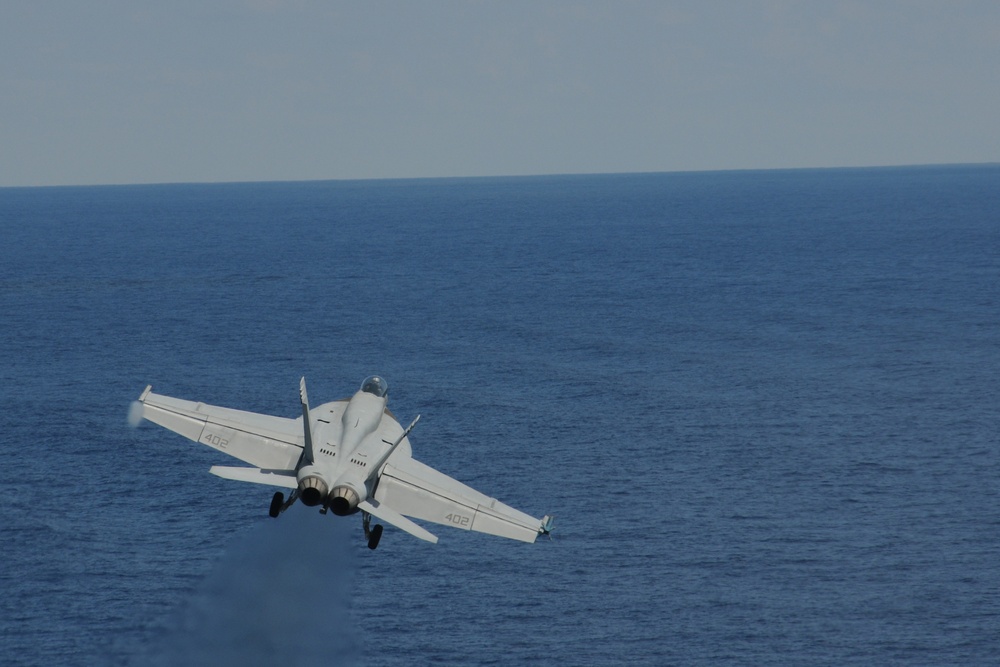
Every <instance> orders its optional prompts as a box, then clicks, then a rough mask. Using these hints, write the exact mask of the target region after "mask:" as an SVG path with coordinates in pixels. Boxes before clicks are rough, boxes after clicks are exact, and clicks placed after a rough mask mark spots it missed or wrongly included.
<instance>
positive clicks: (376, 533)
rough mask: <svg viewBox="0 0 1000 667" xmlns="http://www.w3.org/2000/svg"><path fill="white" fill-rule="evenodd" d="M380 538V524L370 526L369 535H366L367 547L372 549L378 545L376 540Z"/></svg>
mask: <svg viewBox="0 0 1000 667" xmlns="http://www.w3.org/2000/svg"><path fill="white" fill-rule="evenodd" d="M381 539H382V524H378V525H377V526H375V527H374V528H372V532H371V535H369V536H368V548H369V549H371V550H372V551H374V550H375V549H376V548H377V547H378V541H379V540H381Z"/></svg>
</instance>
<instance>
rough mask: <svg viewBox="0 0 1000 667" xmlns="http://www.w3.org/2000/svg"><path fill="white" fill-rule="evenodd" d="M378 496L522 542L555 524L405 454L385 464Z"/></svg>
mask: <svg viewBox="0 0 1000 667" xmlns="http://www.w3.org/2000/svg"><path fill="white" fill-rule="evenodd" d="M375 500H376V501H377V502H379V503H381V505H383V506H385V507H389V508H391V509H393V510H395V511H396V512H399V513H400V514H403V515H405V516H409V517H413V518H415V519H422V520H424V521H432V522H434V523H439V524H442V525H445V526H452V527H453V528H461V529H463V530H474V531H478V532H480V533H489V534H491V535H499V536H501V537H509V538H511V539H515V540H521V541H522V542H534V541H535V538H537V537H538V536H539V535H540V534H544V533H547V532H549V530H550V529H551V527H552V521H551V519H550V518H549V517H545V518H544V519H536V518H534V517H532V516H530V515H528V514H525V513H524V512H520V511H518V510H516V509H514V508H513V507H510V506H508V505H504V504H503V503H502V502H500V501H499V500H497V499H496V498H490V497H489V496H487V495H485V494H483V493H480V492H479V491H476V490H475V489H473V488H471V487H469V486H466V485H465V484H462V483H461V482H459V481H458V480H455V479H452V478H451V477H449V476H448V475H445V474H444V473H442V472H439V471H437V470H435V469H434V468H431V467H430V466H428V465H426V464H424V463H421V462H420V461H417V460H415V459H412V458H410V457H405V456H404V457H397V458H393V459H390V461H389V463H387V464H386V465H385V468H383V470H382V474H381V475H380V476H379V481H378V486H377V487H376V488H375Z"/></svg>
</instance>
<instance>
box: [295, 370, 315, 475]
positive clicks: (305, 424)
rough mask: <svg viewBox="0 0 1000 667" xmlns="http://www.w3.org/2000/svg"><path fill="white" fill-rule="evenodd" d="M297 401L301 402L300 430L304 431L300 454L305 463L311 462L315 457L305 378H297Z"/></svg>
mask: <svg viewBox="0 0 1000 667" xmlns="http://www.w3.org/2000/svg"><path fill="white" fill-rule="evenodd" d="M299 401H300V402H301V403H302V430H303V431H304V433H305V451H303V452H302V455H303V456H304V457H305V459H306V463H313V462H314V461H315V460H316V457H315V456H313V439H312V421H310V420H309V394H307V393H306V379H305V377H303V378H302V379H301V380H299Z"/></svg>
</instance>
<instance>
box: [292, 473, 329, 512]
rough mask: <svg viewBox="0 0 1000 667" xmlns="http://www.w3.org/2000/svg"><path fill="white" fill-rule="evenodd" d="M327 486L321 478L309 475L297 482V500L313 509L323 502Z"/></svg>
mask: <svg viewBox="0 0 1000 667" xmlns="http://www.w3.org/2000/svg"><path fill="white" fill-rule="evenodd" d="M327 489H328V487H327V485H326V482H325V481H323V478H322V477H316V476H315V475H310V476H309V477H303V478H302V479H301V480H299V499H300V500H301V501H302V504H303V505H307V506H309V507H315V506H316V505H319V504H320V503H321V502H323V499H324V498H326V494H327Z"/></svg>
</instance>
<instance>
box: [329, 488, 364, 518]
mask: <svg viewBox="0 0 1000 667" xmlns="http://www.w3.org/2000/svg"><path fill="white" fill-rule="evenodd" d="M362 500H363V498H362V497H361V496H360V495H358V492H357V491H355V490H354V488H353V487H351V486H348V485H347V484H340V485H338V486H335V487H333V491H331V492H330V500H329V507H330V509H331V510H332V511H333V513H334V514H336V515H337V516H347V515H348V514H353V513H354V512H357V511H358V503H360V502H361V501H362Z"/></svg>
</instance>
